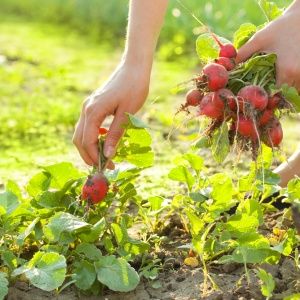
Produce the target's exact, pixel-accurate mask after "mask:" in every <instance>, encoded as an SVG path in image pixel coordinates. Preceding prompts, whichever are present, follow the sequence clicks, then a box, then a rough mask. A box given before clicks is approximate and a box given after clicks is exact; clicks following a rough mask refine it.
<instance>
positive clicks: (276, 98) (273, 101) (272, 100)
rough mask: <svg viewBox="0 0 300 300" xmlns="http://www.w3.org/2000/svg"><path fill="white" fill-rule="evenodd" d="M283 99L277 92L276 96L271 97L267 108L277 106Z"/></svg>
mask: <svg viewBox="0 0 300 300" xmlns="http://www.w3.org/2000/svg"><path fill="white" fill-rule="evenodd" d="M281 100H282V98H281V96H280V95H278V94H275V95H274V96H272V97H270V98H269V101H268V105H267V108H269V109H275V108H277V107H278V105H279V103H280V102H281Z"/></svg>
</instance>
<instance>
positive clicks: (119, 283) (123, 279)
mask: <svg viewBox="0 0 300 300" xmlns="http://www.w3.org/2000/svg"><path fill="white" fill-rule="evenodd" d="M95 269H96V272H97V278H98V280H99V281H100V282H102V283H103V284H105V285H106V286H108V287H109V288H110V289H111V290H113V291H117V292H128V291H132V290H134V289H135V288H136V286H137V285H138V283H139V275H138V274H137V272H136V271H135V270H134V269H133V268H132V267H131V266H130V265H129V264H128V263H127V262H126V260H125V259H123V258H116V257H115V256H107V257H103V258H101V259H100V260H99V261H97V262H96V263H95Z"/></svg>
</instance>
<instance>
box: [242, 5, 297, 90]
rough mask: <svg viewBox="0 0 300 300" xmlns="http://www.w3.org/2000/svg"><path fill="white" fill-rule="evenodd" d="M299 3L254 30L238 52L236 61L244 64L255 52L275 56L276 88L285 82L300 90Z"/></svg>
mask: <svg viewBox="0 0 300 300" xmlns="http://www.w3.org/2000/svg"><path fill="white" fill-rule="evenodd" d="M299 6H300V3H299V1H296V2H295V3H294V4H293V5H292V6H291V7H290V8H289V9H287V10H286V11H285V13H284V14H283V15H282V16H281V17H279V18H278V19H276V20H274V21H273V22H271V23H269V24H268V25H267V26H266V27H265V28H263V29H262V30H260V31H258V32H257V33H256V34H255V35H254V36H253V37H252V38H251V39H250V40H249V41H248V42H247V43H246V44H245V45H244V46H242V47H241V48H240V50H239V51H238V57H237V61H238V62H241V61H245V60H246V59H248V58H249V57H250V56H251V55H252V54H254V53H256V52H265V53H276V54H277V63H276V74H277V75H276V76H277V78H276V80H277V85H279V86H280V85H281V84H283V83H287V84H289V85H291V86H294V87H296V88H297V89H298V90H300V51H299V44H300V30H299V29H300V7H299Z"/></svg>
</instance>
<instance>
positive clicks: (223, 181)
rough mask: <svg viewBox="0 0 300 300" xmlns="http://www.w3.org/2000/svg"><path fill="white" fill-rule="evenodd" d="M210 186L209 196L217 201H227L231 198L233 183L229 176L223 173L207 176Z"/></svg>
mask: <svg viewBox="0 0 300 300" xmlns="http://www.w3.org/2000/svg"><path fill="white" fill-rule="evenodd" d="M209 183H210V184H211V187H212V192H211V197H212V198H213V199H214V200H216V201H217V202H229V201H230V200H231V199H232V194H233V185H232V180H231V178H230V177H229V176H228V175H226V174H225V173H218V174H215V175H213V176H210V177H209Z"/></svg>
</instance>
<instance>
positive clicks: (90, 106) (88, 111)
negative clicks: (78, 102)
mask: <svg viewBox="0 0 300 300" xmlns="http://www.w3.org/2000/svg"><path fill="white" fill-rule="evenodd" d="M94 111H95V106H94V104H90V103H88V104H87V105H86V106H85V108H84V112H85V114H86V115H87V116H90V115H92V114H93V112H94Z"/></svg>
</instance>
